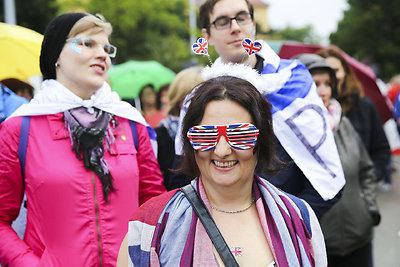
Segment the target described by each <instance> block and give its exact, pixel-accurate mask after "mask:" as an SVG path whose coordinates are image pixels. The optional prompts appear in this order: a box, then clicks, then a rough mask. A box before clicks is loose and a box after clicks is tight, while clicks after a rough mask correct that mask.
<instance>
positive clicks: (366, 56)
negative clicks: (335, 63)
mask: <svg viewBox="0 0 400 267" xmlns="http://www.w3.org/2000/svg"><path fill="white" fill-rule="evenodd" d="M348 3H349V7H350V8H349V9H348V10H346V11H345V13H344V16H343V19H342V20H341V21H340V22H339V24H338V28H337V31H336V32H335V33H332V34H331V36H330V41H331V43H332V44H335V45H337V46H339V47H340V48H341V49H343V50H344V51H345V52H347V53H348V54H350V55H352V56H353V57H355V58H357V59H359V60H360V61H364V62H365V63H367V64H376V65H377V66H378V70H379V71H378V76H379V77H381V78H383V79H389V78H390V77H391V76H393V75H395V74H397V73H400V63H399V62H400V47H399V44H400V1H397V0H378V1H377V0H374V1H373V0H348Z"/></svg>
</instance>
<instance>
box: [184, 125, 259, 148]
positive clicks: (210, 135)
mask: <svg viewBox="0 0 400 267" xmlns="http://www.w3.org/2000/svg"><path fill="white" fill-rule="evenodd" d="M258 134H259V130H258V129H257V128H256V127H255V126H254V125H253V124H251V123H236V124H230V125H198V126H193V127H192V128H190V129H189V131H188V132H187V137H188V138H189V141H190V144H191V145H192V147H193V148H194V149H195V150H198V151H208V150H211V149H213V148H215V146H216V145H217V143H218V141H219V139H220V137H221V136H225V138H226V140H227V141H228V143H229V145H230V146H232V147H233V148H235V149H240V150H243V149H250V148H253V147H254V146H255V145H256V142H257V136H258Z"/></svg>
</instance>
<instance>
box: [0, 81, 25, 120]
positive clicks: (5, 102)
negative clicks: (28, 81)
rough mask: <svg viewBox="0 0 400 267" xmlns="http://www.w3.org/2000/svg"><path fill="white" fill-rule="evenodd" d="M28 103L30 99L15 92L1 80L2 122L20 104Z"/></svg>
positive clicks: (0, 116) (0, 103)
mask: <svg viewBox="0 0 400 267" xmlns="http://www.w3.org/2000/svg"><path fill="white" fill-rule="evenodd" d="M25 103H28V100H26V99H25V98H23V97H21V96H19V95H17V94H15V93H14V92H13V91H12V90H10V89H9V88H8V87H7V86H6V85H4V84H3V83H1V82H0V123H2V122H3V121H4V120H5V119H7V118H8V117H9V116H10V115H11V114H12V113H13V112H14V111H15V110H16V109H17V108H18V107H19V106H21V105H22V104H25Z"/></svg>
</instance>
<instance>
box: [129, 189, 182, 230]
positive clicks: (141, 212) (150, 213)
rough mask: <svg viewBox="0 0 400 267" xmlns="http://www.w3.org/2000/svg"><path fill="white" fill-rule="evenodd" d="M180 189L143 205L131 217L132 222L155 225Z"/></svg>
mask: <svg viewBox="0 0 400 267" xmlns="http://www.w3.org/2000/svg"><path fill="white" fill-rule="evenodd" d="M178 190H179V189H174V190H171V191H168V192H165V193H163V194H161V195H158V196H155V197H153V198H151V199H149V200H148V201H146V202H145V203H144V204H143V205H141V206H140V207H139V208H138V209H137V210H136V211H135V212H134V213H133V214H132V216H131V218H130V219H129V220H130V221H142V222H146V223H148V224H152V225H155V224H156V223H157V221H158V218H159V217H160V215H161V213H162V212H163V210H164V209H165V207H166V206H167V204H168V202H170V200H171V199H172V198H173V197H174V195H175V194H177V192H180V191H178Z"/></svg>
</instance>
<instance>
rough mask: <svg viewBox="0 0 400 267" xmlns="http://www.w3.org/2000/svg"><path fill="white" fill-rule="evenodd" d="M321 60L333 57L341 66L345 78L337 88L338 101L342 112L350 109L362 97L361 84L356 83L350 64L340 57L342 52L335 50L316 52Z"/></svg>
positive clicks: (328, 49) (326, 49) (327, 49)
mask: <svg viewBox="0 0 400 267" xmlns="http://www.w3.org/2000/svg"><path fill="white" fill-rule="evenodd" d="M316 54H317V55H320V56H321V57H323V58H327V57H334V58H337V59H338V60H339V61H340V63H341V64H342V66H343V69H344V72H345V77H344V81H343V84H342V87H341V88H338V89H339V90H338V98H337V99H338V101H339V102H340V104H341V106H342V109H343V111H344V112H347V111H348V110H350V109H351V107H352V106H353V104H354V102H355V101H357V100H358V99H359V98H362V97H364V91H363V89H362V86H361V83H360V82H359V81H358V79H357V77H356V75H355V74H354V71H353V69H352V68H351V66H350V64H349V63H348V62H347V60H346V59H345V58H344V56H343V55H342V52H341V51H340V50H338V49H336V48H324V49H321V50H318V51H317V52H316Z"/></svg>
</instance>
